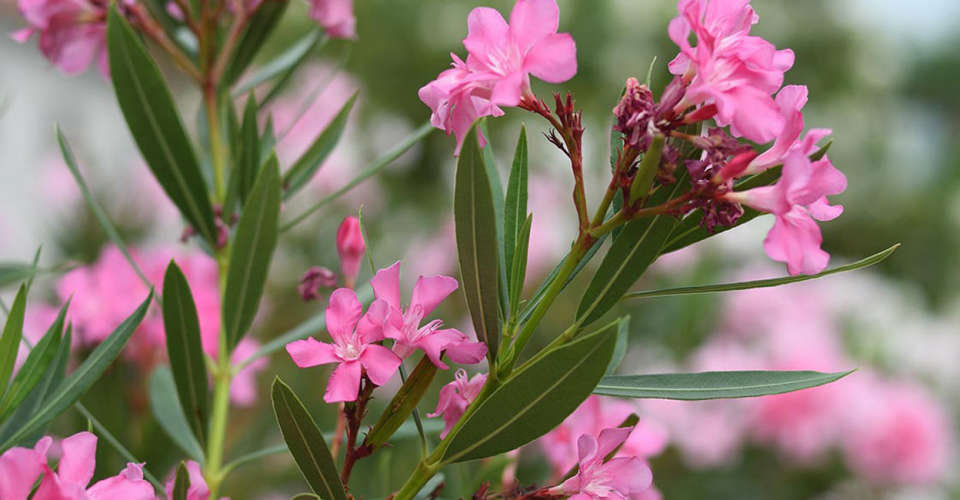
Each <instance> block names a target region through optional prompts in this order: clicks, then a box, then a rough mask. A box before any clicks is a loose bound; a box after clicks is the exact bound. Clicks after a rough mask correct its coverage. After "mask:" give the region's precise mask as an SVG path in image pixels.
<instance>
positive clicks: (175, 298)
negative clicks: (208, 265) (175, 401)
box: [163, 260, 209, 443]
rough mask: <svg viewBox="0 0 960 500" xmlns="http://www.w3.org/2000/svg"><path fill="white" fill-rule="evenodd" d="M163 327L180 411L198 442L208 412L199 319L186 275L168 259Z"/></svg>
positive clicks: (203, 433) (164, 291)
mask: <svg viewBox="0 0 960 500" xmlns="http://www.w3.org/2000/svg"><path fill="white" fill-rule="evenodd" d="M163 298H164V300H163V329H164V331H165V333H166V339H167V356H168V357H169V358H170V369H171V370H172V372H173V379H174V380H175V381H176V387H177V394H178V396H179V399H180V404H181V405H182V407H183V413H184V415H185V416H186V418H187V422H188V423H189V425H190V428H191V429H192V430H193V434H194V436H196V437H197V440H199V441H200V442H201V443H203V441H204V435H205V434H206V428H207V427H206V426H207V418H208V415H209V389H208V387H207V384H208V381H207V367H206V361H205V360H204V357H203V346H202V344H201V337H200V319H199V317H198V316H197V306H196V304H195V303H194V302H193V294H192V293H191V291H190V284H189V283H187V278H186V276H184V275H183V271H181V270H180V267H178V266H177V264H176V262H174V261H172V260H171V261H170V264H169V265H168V266H167V272H166V274H165V275H164V277H163Z"/></svg>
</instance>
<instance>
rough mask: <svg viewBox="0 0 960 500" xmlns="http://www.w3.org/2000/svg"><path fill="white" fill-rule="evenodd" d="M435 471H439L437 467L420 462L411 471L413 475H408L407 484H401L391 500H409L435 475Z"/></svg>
mask: <svg viewBox="0 0 960 500" xmlns="http://www.w3.org/2000/svg"><path fill="white" fill-rule="evenodd" d="M437 469H439V466H438V465H432V466H431V465H427V464H426V463H425V462H424V460H421V461H420V463H418V464H417V468H416V469H414V470H413V474H410V477H409V478H408V479H407V482H406V483H403V487H401V488H400V491H398V492H397V494H396V495H395V496H394V497H393V500H411V499H412V498H413V497H415V496H416V495H417V493H419V492H420V490H421V489H423V486H424V485H425V484H427V481H429V480H430V478H431V477H433V476H434V474H436V473H437Z"/></svg>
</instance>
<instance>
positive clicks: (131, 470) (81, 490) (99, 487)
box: [4, 432, 154, 500]
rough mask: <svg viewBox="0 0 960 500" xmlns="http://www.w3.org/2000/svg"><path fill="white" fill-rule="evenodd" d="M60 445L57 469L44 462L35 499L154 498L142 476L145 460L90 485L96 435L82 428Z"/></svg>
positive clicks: (94, 461)
mask: <svg viewBox="0 0 960 500" xmlns="http://www.w3.org/2000/svg"><path fill="white" fill-rule="evenodd" d="M44 439H50V438H44ZM38 446H40V444H39V443H38ZM61 448H62V450H63V455H62V456H61V458H60V463H59V465H58V466H57V472H54V471H53V469H51V468H50V467H48V466H46V463H44V474H43V480H42V481H41V482H40V487H39V488H37V492H36V494H34V496H33V498H34V500H81V499H87V498H89V499H100V498H103V499H106V498H123V499H124V500H128V499H129V500H138V499H143V500H153V499H154V496H153V486H151V485H150V483H148V482H147V481H145V480H144V479H143V464H135V463H128V464H127V466H126V468H124V469H123V470H122V471H121V472H120V473H119V474H117V475H116V476H113V477H108V478H106V479H103V480H101V481H98V482H96V483H95V484H94V485H93V486H91V487H90V488H87V483H89V482H90V479H92V478H93V471H94V469H95V468H96V460H97V455H96V454H97V436H94V435H93V434H91V433H89V432H79V433H77V434H74V435H73V436H70V437H68V438H65V439H64V440H63V441H62V442H61ZM4 500H6V497H4Z"/></svg>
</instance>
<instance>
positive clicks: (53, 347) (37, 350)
mask: <svg viewBox="0 0 960 500" xmlns="http://www.w3.org/2000/svg"><path fill="white" fill-rule="evenodd" d="M65 311H66V306H64V309H62V310H61V314H60V315H58V317H57V319H56V320H55V321H54V322H53V324H52V325H50V328H49V329H48V330H47V332H46V333H45V334H44V335H43V338H41V339H40V341H39V342H37V344H36V345H35V346H33V349H31V350H30V354H29V355H28V356H27V359H26V361H24V362H23V366H21V367H20V370H19V371H18V372H17V374H16V376H14V378H13V382H11V383H10V387H9V388H8V389H7V392H6V394H5V395H4V396H3V398H0V421H3V420H4V419H5V418H6V417H7V415H9V414H10V413H12V412H13V410H14V409H16V408H17V406H18V405H19V404H20V403H21V402H22V401H23V400H25V399H26V398H27V396H28V395H29V394H30V392H31V391H32V390H33V388H34V387H35V386H36V385H37V383H39V382H40V379H41V378H42V377H43V374H44V373H46V371H47V368H49V367H50V366H51V363H52V362H53V359H54V356H55V355H56V354H57V349H58V348H59V347H60V336H61V334H62V333H63V318H64V314H63V313H65Z"/></svg>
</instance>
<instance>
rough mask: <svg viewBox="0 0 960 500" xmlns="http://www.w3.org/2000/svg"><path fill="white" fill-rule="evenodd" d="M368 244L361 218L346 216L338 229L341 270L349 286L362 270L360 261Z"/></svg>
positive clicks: (350, 286)
mask: <svg viewBox="0 0 960 500" xmlns="http://www.w3.org/2000/svg"><path fill="white" fill-rule="evenodd" d="M366 251H367V245H366V243H364V241H363V231H361V230H360V219H358V218H356V217H353V216H349V217H344V218H343V222H341V223H340V227H339V228H338V229H337V253H338V254H340V270H341V271H342V272H343V280H344V281H345V282H346V284H347V288H353V284H354V283H355V282H356V280H357V274H358V273H359V272H360V263H361V262H362V261H363V253H364V252H366Z"/></svg>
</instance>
